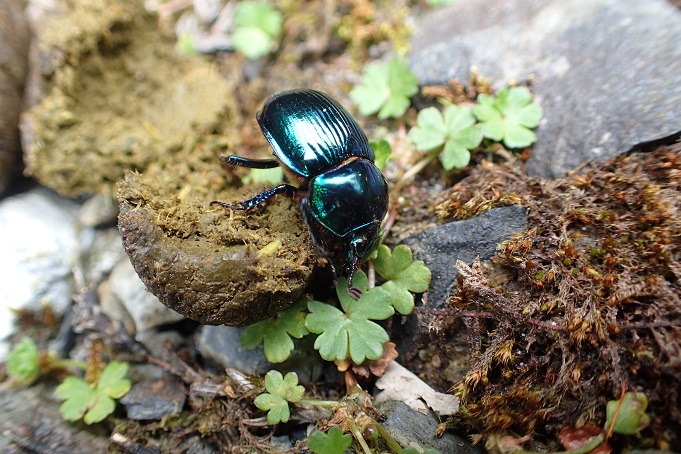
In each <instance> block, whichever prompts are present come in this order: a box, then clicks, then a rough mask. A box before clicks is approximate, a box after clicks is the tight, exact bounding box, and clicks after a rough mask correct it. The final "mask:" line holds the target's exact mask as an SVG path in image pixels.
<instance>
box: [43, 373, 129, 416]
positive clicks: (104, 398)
mask: <svg viewBox="0 0 681 454" xmlns="http://www.w3.org/2000/svg"><path fill="white" fill-rule="evenodd" d="M127 371H128V363H125V362H122V361H112V362H111V363H109V364H108V365H107V366H106V367H105V368H104V370H103V371H102V373H101V375H100V376H99V380H98V381H97V384H96V385H95V386H94V387H93V386H92V385H90V384H89V383H87V382H86V381H85V380H83V379H82V378H78V377H66V379H65V380H64V381H63V382H62V384H61V385H59V386H57V389H56V393H57V396H58V397H59V398H60V399H62V400H64V402H63V403H62V404H61V405H60V406H59V412H60V413H61V414H62V416H63V417H64V419H66V420H67V421H77V420H79V419H81V418H83V421H85V423H86V424H94V423H97V422H100V421H102V420H104V419H105V418H106V417H107V416H109V415H110V414H111V413H113V411H114V410H115V408H116V402H115V401H114V399H118V398H119V397H121V396H123V395H125V393H127V392H128V391H129V390H130V386H131V384H130V380H128V379H127V378H125V374H126V373H127Z"/></svg>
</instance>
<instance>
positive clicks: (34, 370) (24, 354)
mask: <svg viewBox="0 0 681 454" xmlns="http://www.w3.org/2000/svg"><path fill="white" fill-rule="evenodd" d="M7 373H8V374H9V376H10V377H12V379H13V380H14V381H15V382H16V383H17V384H20V385H30V384H31V383H33V382H34V381H36V379H37V378H38V377H39V376H40V358H39V354H38V347H36V345H35V342H33V339H31V338H30V337H23V338H22V339H21V340H20V341H19V342H18V343H17V345H16V346H15V347H14V348H13V349H12V351H11V352H10V354H9V356H8V357H7Z"/></svg>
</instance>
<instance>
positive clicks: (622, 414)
mask: <svg viewBox="0 0 681 454" xmlns="http://www.w3.org/2000/svg"><path fill="white" fill-rule="evenodd" d="M647 407H648V398H647V397H646V395H645V394H643V393H636V392H628V393H625V394H624V397H623V399H622V402H621V403H620V401H619V400H611V401H608V404H607V406H606V410H605V413H606V423H605V428H606V429H610V427H611V426H612V431H613V432H615V433H618V434H622V435H635V434H637V433H638V432H640V431H641V429H643V428H644V427H646V426H647V425H648V424H650V416H648V415H647V414H646V408H647ZM618 409H619V411H618ZM613 424H614V426H613Z"/></svg>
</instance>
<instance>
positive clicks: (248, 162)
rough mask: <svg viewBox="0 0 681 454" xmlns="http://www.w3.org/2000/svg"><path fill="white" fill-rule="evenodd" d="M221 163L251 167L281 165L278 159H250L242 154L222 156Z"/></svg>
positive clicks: (265, 167)
mask: <svg viewBox="0 0 681 454" xmlns="http://www.w3.org/2000/svg"><path fill="white" fill-rule="evenodd" d="M220 164H222V165H229V166H234V167H248V168H249V169H273V168H275V167H279V161H277V160H276V159H248V158H242V157H241V156H234V155H231V156H220Z"/></svg>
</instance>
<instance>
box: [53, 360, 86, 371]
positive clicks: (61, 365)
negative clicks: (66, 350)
mask: <svg viewBox="0 0 681 454" xmlns="http://www.w3.org/2000/svg"><path fill="white" fill-rule="evenodd" d="M50 367H51V368H52V369H67V368H69V367H75V368H76V369H81V370H87V363H86V362H85V361H77V360H75V359H68V358H67V359H60V360H57V361H55V362H53V363H52V364H50Z"/></svg>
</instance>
